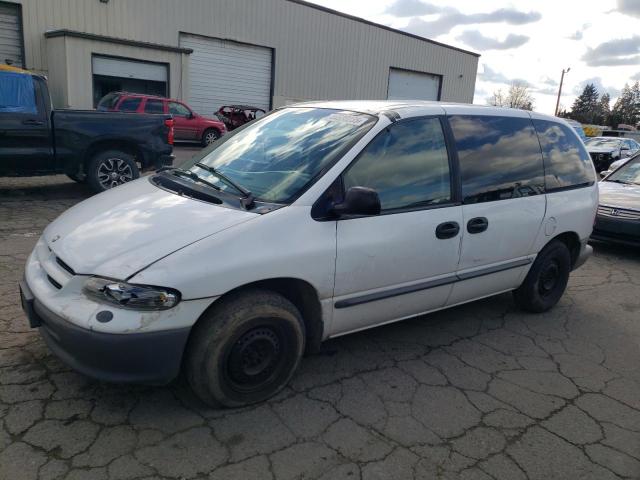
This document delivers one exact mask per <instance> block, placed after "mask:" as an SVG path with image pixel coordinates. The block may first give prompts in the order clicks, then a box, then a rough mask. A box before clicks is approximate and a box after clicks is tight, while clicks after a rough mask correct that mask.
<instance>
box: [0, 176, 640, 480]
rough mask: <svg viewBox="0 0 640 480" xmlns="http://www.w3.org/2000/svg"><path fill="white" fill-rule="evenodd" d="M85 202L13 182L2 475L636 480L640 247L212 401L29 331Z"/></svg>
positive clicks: (391, 330) (63, 189)
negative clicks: (59, 349)
mask: <svg viewBox="0 0 640 480" xmlns="http://www.w3.org/2000/svg"><path fill="white" fill-rule="evenodd" d="M89 194H90V193H89V192H88V190H87V189H86V188H85V187H83V186H80V185H76V184H74V183H73V182H70V181H69V180H67V179H66V177H62V176H56V177H48V178H35V179H33V178H32V179H0V294H1V295H0V479H2V480H5V479H6V480H22V479H25V480H27V479H41V480H53V479H69V480H72V479H79V480H107V479H109V480H120V479H122V480H125V479H131V480H133V479H147V480H151V479H198V480H201V479H210V480H214V479H224V480H232V479H242V480H252V479H258V480H263V479H276V478H277V479H303V478H304V479H327V480H328V479H331V480H339V479H351V480H354V479H367V480H368V479H385V480H389V479H401V480H406V479H464V480H471V479H478V480H480V479H500V480H502V479H504V480H520V479H541V480H542V479H544V480H549V479H563V480H564V479H597V480H606V479H614V478H628V479H631V478H634V479H638V478H640V369H639V368H638V366H639V365H640V348H639V347H640V250H635V251H633V250H631V249H627V248H620V247H611V246H601V245H596V246H595V255H594V257H593V258H592V259H591V260H590V261H589V262H588V263H587V264H586V265H585V266H584V267H583V268H581V269H580V270H578V271H576V272H574V274H573V275H572V276H571V280H570V284H569V288H568V292H567V293H566V294H565V296H564V297H563V299H562V300H561V302H560V304H559V305H558V306H557V307H556V308H555V309H553V310H552V311H551V312H549V313H547V314H542V315H532V314H525V313H522V312H520V311H518V310H516V309H515V307H514V304H513V302H512V301H511V297H510V295H500V296H498V297H494V298H490V299H486V300H484V301H480V302H476V303H473V304H469V305H465V306H462V307H458V308H454V309H451V310H448V311H444V312H440V313H437V314H432V315H429V316H425V317H420V318H417V319H413V320H409V321H405V322H401V323H397V324H394V325H389V326H385V327H381V328H377V329H374V330H369V331H366V332H362V333H358V334H353V335H350V336H346V337H343V338H340V339H336V340H333V341H330V342H327V343H326V344H325V346H324V350H323V352H322V353H321V354H319V355H315V356H311V357H307V358H305V359H304V360H303V362H302V365H301V368H300V370H299V372H298V373H297V374H296V376H295V377H294V379H293V381H292V382H291V384H290V385H289V387H287V388H286V389H285V390H284V391H283V392H282V393H281V394H279V395H278V396H277V397H276V398H274V399H273V400H271V401H269V402H267V403H264V404H260V405H256V406H253V407H250V408H244V409H239V410H213V409H210V408H207V407H205V406H203V405H202V404H200V403H199V402H198V401H197V400H196V399H195V398H194V397H193V395H192V394H191V393H190V392H189V390H188V388H187V387H186V386H185V383H184V381H183V380H178V381H177V382H176V383H175V384H173V385H170V386H167V387H163V388H152V387H143V386H126V385H111V384H105V383H100V382H96V381H93V380H90V379H88V378H86V377H84V376H82V375H80V374H78V373H75V372H73V371H71V370H70V369H69V368H67V367H66V366H65V365H63V364H62V363H61V362H60V361H58V360H57V359H56V358H55V357H53V356H52V355H50V354H49V352H48V351H47V348H46V347H45V345H44V343H43V342H42V340H41V339H40V338H39V335H38V332H37V331H34V330H31V329H30V328H29V327H28V325H27V323H26V319H25V316H24V315H23V313H22V311H21V308H20V306H19V298H18V290H17V285H16V283H17V281H18V280H19V279H20V278H21V276H22V272H23V266H24V262H25V260H26V257H27V255H28V254H29V252H30V251H31V249H32V247H33V245H34V244H35V242H36V240H37V238H38V236H39V235H40V233H41V231H42V229H43V228H44V227H45V226H46V225H47V224H48V223H49V222H50V221H51V220H53V219H54V218H55V217H56V216H57V215H58V214H60V213H61V212H62V211H64V210H65V209H67V208H68V207H70V206H72V205H73V204H75V203H77V202H78V201H80V200H82V199H83V198H86V197H87V196H88V195H89ZM158 355H162V352H158Z"/></svg>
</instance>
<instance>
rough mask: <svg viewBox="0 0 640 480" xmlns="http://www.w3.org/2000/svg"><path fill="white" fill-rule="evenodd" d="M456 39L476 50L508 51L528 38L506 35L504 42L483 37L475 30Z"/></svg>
mask: <svg viewBox="0 0 640 480" xmlns="http://www.w3.org/2000/svg"><path fill="white" fill-rule="evenodd" d="M456 39H457V40H460V41H461V42H464V43H466V44H467V45H469V46H470V47H472V48H475V49H476V50H509V49H510V48H518V47H521V46H522V45H524V44H525V43H527V42H528V41H529V37H527V36H526V35H516V34H513V33H510V34H509V35H507V36H506V37H505V39H504V40H498V39H497V38H491V37H485V36H484V35H483V34H481V33H480V32H479V31H477V30H466V31H464V32H462V34H461V35H459V36H458V37H456Z"/></svg>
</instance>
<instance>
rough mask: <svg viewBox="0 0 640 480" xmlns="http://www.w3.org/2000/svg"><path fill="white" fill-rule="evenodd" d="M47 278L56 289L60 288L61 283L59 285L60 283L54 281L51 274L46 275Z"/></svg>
mask: <svg viewBox="0 0 640 480" xmlns="http://www.w3.org/2000/svg"><path fill="white" fill-rule="evenodd" d="M47 280H49V283H50V284H51V285H53V286H54V287H56V288H57V289H58V290H60V289H61V288H62V285H60V283H58V282H56V281H55V279H54V278H52V277H51V275H47Z"/></svg>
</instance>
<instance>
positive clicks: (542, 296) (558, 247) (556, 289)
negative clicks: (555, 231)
mask: <svg viewBox="0 0 640 480" xmlns="http://www.w3.org/2000/svg"><path fill="white" fill-rule="evenodd" d="M569 273H571V254H570V253H569V249H568V248H567V246H566V245H565V244H564V243H563V242H561V241H559V240H554V241H552V242H551V243H549V244H548V245H547V246H546V247H544V248H543V249H542V251H541V252H540V253H539V254H538V257H537V258H536V261H535V262H533V265H532V266H531V270H529V273H528V274H527V277H526V278H525V279H524V282H522V285H520V287H519V288H518V289H517V290H514V292H513V297H514V299H515V301H516V304H517V305H518V306H519V307H520V308H522V309H524V310H527V311H529V312H534V313H540V312H546V311H547V310H549V309H550V308H552V307H553V306H555V304H556V303H558V301H559V300H560V297H562V294H563V293H564V291H565V289H566V288H567V283H568V281H569Z"/></svg>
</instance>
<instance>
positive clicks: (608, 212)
mask: <svg viewBox="0 0 640 480" xmlns="http://www.w3.org/2000/svg"><path fill="white" fill-rule="evenodd" d="M598 215H602V216H605V217H611V218H620V219H624V220H640V212H639V211H635V210H627V209H624V208H616V207H608V206H605V205H600V206H599V207H598Z"/></svg>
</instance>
